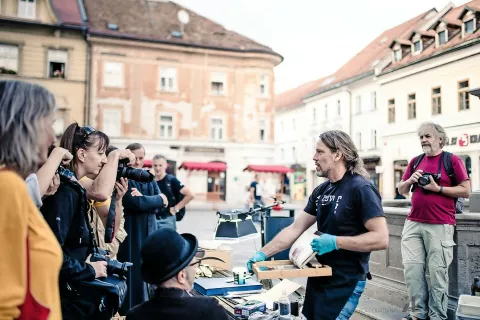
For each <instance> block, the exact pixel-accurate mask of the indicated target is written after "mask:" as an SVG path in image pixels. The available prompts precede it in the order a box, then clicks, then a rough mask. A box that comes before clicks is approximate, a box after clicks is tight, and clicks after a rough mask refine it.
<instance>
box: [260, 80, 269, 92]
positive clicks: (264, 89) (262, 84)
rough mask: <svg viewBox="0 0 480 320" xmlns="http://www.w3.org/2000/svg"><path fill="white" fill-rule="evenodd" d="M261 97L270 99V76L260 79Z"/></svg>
mask: <svg viewBox="0 0 480 320" xmlns="http://www.w3.org/2000/svg"><path fill="white" fill-rule="evenodd" d="M260 95H261V96H262V97H268V76H266V75H262V76H261V77H260Z"/></svg>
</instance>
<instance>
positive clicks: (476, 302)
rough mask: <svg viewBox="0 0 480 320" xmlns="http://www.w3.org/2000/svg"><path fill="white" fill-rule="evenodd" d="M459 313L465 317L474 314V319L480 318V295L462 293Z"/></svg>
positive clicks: (459, 300)
mask: <svg viewBox="0 0 480 320" xmlns="http://www.w3.org/2000/svg"><path fill="white" fill-rule="evenodd" d="M457 313H459V314H461V315H462V316H463V317H465V316H467V317H469V316H473V317H474V318H472V319H480V296H469V295H466V294H462V295H460V297H459V299H458V308H457Z"/></svg>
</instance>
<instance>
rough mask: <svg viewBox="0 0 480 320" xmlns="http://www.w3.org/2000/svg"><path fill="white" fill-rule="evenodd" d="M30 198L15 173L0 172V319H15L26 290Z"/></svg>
mask: <svg viewBox="0 0 480 320" xmlns="http://www.w3.org/2000/svg"><path fill="white" fill-rule="evenodd" d="M24 201H31V200H30V198H29V196H28V192H27V188H26V186H25V183H24V181H23V180H22V179H21V178H20V176H18V175H17V174H15V173H13V172H10V171H4V172H0V203H1V204H2V205H0V248H1V249H0V252H1V255H2V258H1V259H0V284H1V286H2V289H1V290H0V319H9V320H10V319H16V318H18V317H19V316H20V309H19V306H21V305H22V304H23V302H24V300H25V294H26V290H27V278H26V273H27V260H26V259H27V257H26V246H27V242H26V240H27V228H28V224H27V221H28V217H27V214H28V212H27V210H25V209H26V208H25V206H24V205H23V203H24Z"/></svg>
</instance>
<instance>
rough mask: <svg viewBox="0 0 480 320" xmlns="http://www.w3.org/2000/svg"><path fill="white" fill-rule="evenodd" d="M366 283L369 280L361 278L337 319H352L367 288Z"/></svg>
mask: <svg viewBox="0 0 480 320" xmlns="http://www.w3.org/2000/svg"><path fill="white" fill-rule="evenodd" d="M366 283H367V281H365V280H360V281H358V282H357V286H356V287H355V289H354V290H353V293H352V295H351V296H350V298H348V301H347V303H346V304H345V306H344V307H343V309H342V311H340V314H339V315H338V317H337V320H348V319H350V317H351V316H352V314H353V313H354V312H355V309H356V308H357V305H358V301H359V300H360V297H361V296H362V293H363V291H364V290H365V285H366Z"/></svg>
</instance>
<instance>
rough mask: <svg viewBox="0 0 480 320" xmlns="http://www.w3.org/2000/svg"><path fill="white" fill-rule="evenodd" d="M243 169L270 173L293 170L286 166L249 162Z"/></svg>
mask: <svg viewBox="0 0 480 320" xmlns="http://www.w3.org/2000/svg"><path fill="white" fill-rule="evenodd" d="M243 171H254V172H271V173H289V172H293V169H290V168H289V167H286V166H275V165H254V164H251V165H249V166H248V167H246V168H245V169H243Z"/></svg>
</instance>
